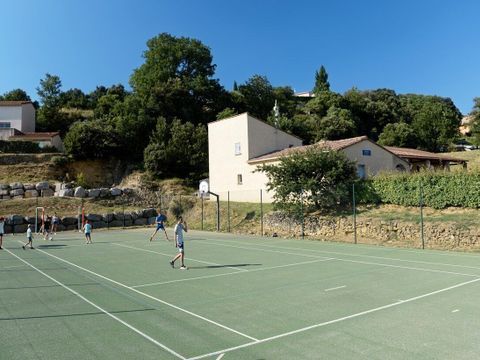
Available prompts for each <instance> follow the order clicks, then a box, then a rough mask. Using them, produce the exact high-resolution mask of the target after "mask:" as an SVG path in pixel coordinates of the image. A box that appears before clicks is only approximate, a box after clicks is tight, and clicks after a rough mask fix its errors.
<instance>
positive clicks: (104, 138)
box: [64, 120, 118, 159]
mask: <svg viewBox="0 0 480 360" xmlns="http://www.w3.org/2000/svg"><path fill="white" fill-rule="evenodd" d="M64 146H65V152H66V153H67V154H68V155H71V156H72V157H73V158H74V159H93V158H105V157H109V156H113V155H115V154H116V153H117V149H118V136H117V133H116V131H115V129H114V128H113V126H112V125H111V124H109V123H106V122H104V121H101V120H90V121H83V122H76V123H74V124H73V125H72V126H71V127H70V130H69V131H68V133H67V135H66V136H65V140H64Z"/></svg>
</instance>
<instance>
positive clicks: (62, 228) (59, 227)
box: [57, 224, 66, 231]
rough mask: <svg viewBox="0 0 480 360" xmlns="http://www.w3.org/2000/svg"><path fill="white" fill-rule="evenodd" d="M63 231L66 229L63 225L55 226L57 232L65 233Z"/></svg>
mask: <svg viewBox="0 0 480 360" xmlns="http://www.w3.org/2000/svg"><path fill="white" fill-rule="evenodd" d="M65 229H66V226H65V225H62V224H58V225H57V231H65Z"/></svg>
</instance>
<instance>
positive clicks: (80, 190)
mask: <svg viewBox="0 0 480 360" xmlns="http://www.w3.org/2000/svg"><path fill="white" fill-rule="evenodd" d="M73 196H75V197H76V198H84V197H85V196H86V194H85V189H84V188H83V187H81V186H77V187H76V188H75V191H74V193H73Z"/></svg>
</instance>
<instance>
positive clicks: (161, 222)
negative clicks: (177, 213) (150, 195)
mask: <svg viewBox="0 0 480 360" xmlns="http://www.w3.org/2000/svg"><path fill="white" fill-rule="evenodd" d="M166 220H167V217H166V216H165V215H163V214H162V210H161V209H158V215H157V218H156V223H157V228H156V229H155V232H154V233H153V234H152V236H150V241H152V240H153V238H154V237H155V235H156V234H157V232H158V230H163V232H164V233H165V238H166V239H167V241H170V240H169V239H168V235H167V230H165V225H164V222H165V221H166Z"/></svg>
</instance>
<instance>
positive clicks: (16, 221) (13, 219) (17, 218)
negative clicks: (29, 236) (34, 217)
mask: <svg viewBox="0 0 480 360" xmlns="http://www.w3.org/2000/svg"><path fill="white" fill-rule="evenodd" d="M7 222H9V224H10V225H20V224H23V223H24V222H25V219H24V217H23V216H22V215H12V216H10V218H9V219H7ZM25 231H26V230H25Z"/></svg>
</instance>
